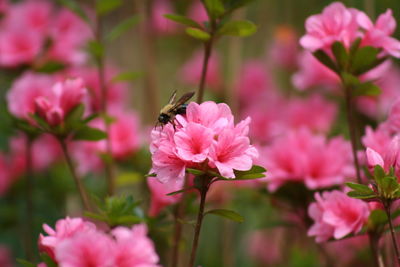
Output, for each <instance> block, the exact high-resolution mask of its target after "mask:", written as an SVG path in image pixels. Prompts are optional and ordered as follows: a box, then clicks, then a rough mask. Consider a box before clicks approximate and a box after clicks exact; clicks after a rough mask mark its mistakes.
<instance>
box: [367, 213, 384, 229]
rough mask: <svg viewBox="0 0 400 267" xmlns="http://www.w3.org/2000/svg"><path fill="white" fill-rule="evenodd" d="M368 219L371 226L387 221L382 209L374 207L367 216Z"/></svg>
mask: <svg viewBox="0 0 400 267" xmlns="http://www.w3.org/2000/svg"><path fill="white" fill-rule="evenodd" d="M368 221H369V223H371V224H372V225H373V227H376V226H378V225H381V224H385V223H387V221H388V217H387V215H386V212H385V211H384V210H381V209H376V210H373V211H371V214H370V215H369V217H368Z"/></svg>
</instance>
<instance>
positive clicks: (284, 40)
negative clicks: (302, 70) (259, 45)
mask: <svg viewBox="0 0 400 267" xmlns="http://www.w3.org/2000/svg"><path fill="white" fill-rule="evenodd" d="M298 50H299V49H298V37H297V34H296V32H295V30H294V28H293V27H291V26H289V25H280V26H278V27H277V28H276V30H275V34H274V39H273V42H272V44H271V47H270V49H269V51H268V52H269V53H268V56H269V57H271V59H272V61H273V63H274V64H277V65H278V66H280V67H282V68H285V69H287V70H293V69H294V68H296V67H297V63H298Z"/></svg>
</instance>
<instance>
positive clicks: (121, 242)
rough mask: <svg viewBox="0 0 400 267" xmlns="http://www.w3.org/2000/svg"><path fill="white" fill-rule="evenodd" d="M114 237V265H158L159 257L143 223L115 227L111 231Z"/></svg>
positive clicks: (145, 266)
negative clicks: (129, 226) (128, 226)
mask: <svg viewBox="0 0 400 267" xmlns="http://www.w3.org/2000/svg"><path fill="white" fill-rule="evenodd" d="M111 233H112V235H113V236H114V237H115V240H116V241H115V242H116V252H115V261H114V264H115V265H114V266H115V267H159V265H158V264H157V263H158V261H159V257H158V255H157V253H156V251H155V247H154V244H153V241H152V240H151V239H150V238H148V237H147V227H146V225H145V224H139V225H135V226H133V227H132V228H131V229H129V228H127V227H117V228H115V229H113V230H112V231H111Z"/></svg>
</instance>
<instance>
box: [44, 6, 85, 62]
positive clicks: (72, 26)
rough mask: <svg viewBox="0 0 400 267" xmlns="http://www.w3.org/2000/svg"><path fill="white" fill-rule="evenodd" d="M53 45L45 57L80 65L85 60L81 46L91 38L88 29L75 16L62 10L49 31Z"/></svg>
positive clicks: (66, 10)
mask: <svg viewBox="0 0 400 267" xmlns="http://www.w3.org/2000/svg"><path fill="white" fill-rule="evenodd" d="M49 31H50V36H51V38H52V40H53V43H52V45H51V47H50V49H49V51H48V55H47V57H48V58H49V59H52V60H56V61H61V62H65V63H68V64H82V63H84V62H85V60H86V59H87V55H86V53H85V52H84V50H83V46H84V45H85V44H86V42H87V41H88V40H89V38H90V37H91V32H90V28H89V27H88V25H87V23H85V22H84V21H82V19H80V18H79V17H78V16H77V15H75V14H74V13H73V12H71V11H70V10H68V9H62V10H61V11H59V12H58V14H57V16H56V17H55V21H54V22H53V23H52V24H51V27H50V29H49Z"/></svg>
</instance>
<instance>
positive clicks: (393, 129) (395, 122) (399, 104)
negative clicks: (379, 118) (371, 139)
mask: <svg viewBox="0 0 400 267" xmlns="http://www.w3.org/2000/svg"><path fill="white" fill-rule="evenodd" d="M380 128H381V129H382V130H383V131H387V133H388V134H391V135H392V134H398V133H400V98H397V99H396V100H395V102H394V103H393V105H392V107H391V110H390V112H389V116H388V118H387V120H386V121H385V122H383V123H382V124H380Z"/></svg>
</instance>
